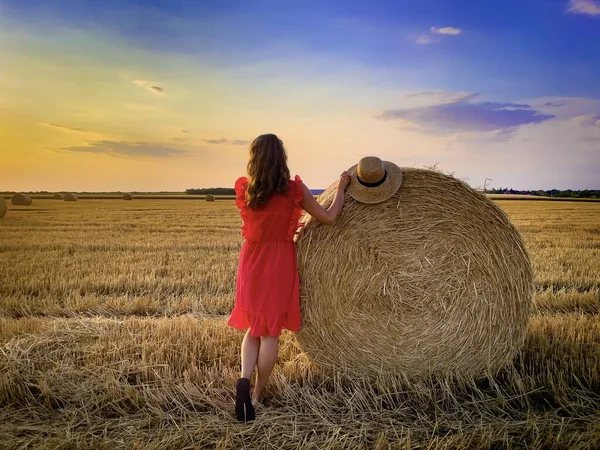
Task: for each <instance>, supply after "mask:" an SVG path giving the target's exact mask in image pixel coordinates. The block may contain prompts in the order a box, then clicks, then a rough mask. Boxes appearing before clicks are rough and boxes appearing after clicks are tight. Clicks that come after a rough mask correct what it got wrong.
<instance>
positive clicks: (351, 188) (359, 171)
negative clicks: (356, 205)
mask: <svg viewBox="0 0 600 450" xmlns="http://www.w3.org/2000/svg"><path fill="white" fill-rule="evenodd" d="M348 173H349V174H350V178H351V180H352V181H351V182H350V184H349V185H348V190H347V192H348V194H349V195H350V196H351V197H352V198H353V199H354V200H356V201H359V202H361V203H369V204H375V203H381V202H383V201H385V200H387V199H388V198H390V197H391V196H392V195H394V194H395V193H396V191H398V189H399V188H400V185H401V184H402V170H401V169H400V167H398V166H397V165H396V164H394V163H393V162H389V161H382V160H381V159H379V158H377V157H376V156H366V157H364V158H362V159H361V160H360V161H359V162H358V164H356V165H355V166H352V167H351V168H350V169H348Z"/></svg>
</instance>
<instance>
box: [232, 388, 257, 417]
mask: <svg viewBox="0 0 600 450" xmlns="http://www.w3.org/2000/svg"><path fill="white" fill-rule="evenodd" d="M235 417H236V418H237V420H239V421H240V422H251V421H253V420H254V418H255V413H254V406H252V399H251V398H250V380H249V379H248V378H239V379H238V380H237V382H236V383H235Z"/></svg>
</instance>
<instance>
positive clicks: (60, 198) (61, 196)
mask: <svg viewBox="0 0 600 450" xmlns="http://www.w3.org/2000/svg"><path fill="white" fill-rule="evenodd" d="M53 198H54V200H64V199H65V196H64V195H62V194H61V193H60V192H57V193H56V194H54V197H53Z"/></svg>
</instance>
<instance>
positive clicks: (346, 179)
mask: <svg viewBox="0 0 600 450" xmlns="http://www.w3.org/2000/svg"><path fill="white" fill-rule="evenodd" d="M349 184H350V175H349V174H348V172H346V171H344V172H342V174H341V175H340V179H339V180H338V190H342V191H345V190H346V187H347V186H348V185H349Z"/></svg>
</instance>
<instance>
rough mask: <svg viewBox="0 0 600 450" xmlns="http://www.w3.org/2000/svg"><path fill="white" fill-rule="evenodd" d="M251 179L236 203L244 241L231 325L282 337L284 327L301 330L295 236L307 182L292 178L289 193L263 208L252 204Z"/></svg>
mask: <svg viewBox="0 0 600 450" xmlns="http://www.w3.org/2000/svg"><path fill="white" fill-rule="evenodd" d="M247 187H248V179H247V178H245V177H242V178H239V179H238V180H237V181H236V183H235V194H236V201H235V202H236V204H237V206H238V208H239V209H240V214H241V216H242V221H243V225H242V237H243V238H244V239H245V241H244V243H243V244H242V249H241V251H240V259H239V263H238V272H237V280H236V297H235V307H234V308H233V311H232V312H231V316H230V317H229V320H228V322H227V323H228V325H230V326H232V327H234V328H237V329H239V330H246V329H247V328H248V327H250V334H251V335H252V336H254V337H259V336H279V335H280V334H281V330H282V329H283V328H285V329H288V330H291V331H297V330H299V329H300V278H299V276H298V265H297V262H296V244H295V243H294V235H295V234H296V232H297V230H298V227H299V220H300V215H301V214H302V207H301V206H300V202H301V201H302V199H303V198H304V191H303V188H302V180H301V179H300V177H299V176H296V177H295V179H294V180H289V182H288V191H287V192H286V193H285V194H278V193H276V194H274V195H273V197H271V199H270V200H269V201H268V202H267V203H266V204H265V205H263V206H261V207H260V208H259V209H257V210H253V209H250V208H248V207H247V206H246V201H245V194H246V188H247Z"/></svg>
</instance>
